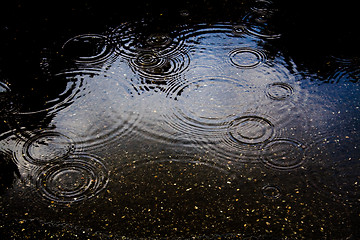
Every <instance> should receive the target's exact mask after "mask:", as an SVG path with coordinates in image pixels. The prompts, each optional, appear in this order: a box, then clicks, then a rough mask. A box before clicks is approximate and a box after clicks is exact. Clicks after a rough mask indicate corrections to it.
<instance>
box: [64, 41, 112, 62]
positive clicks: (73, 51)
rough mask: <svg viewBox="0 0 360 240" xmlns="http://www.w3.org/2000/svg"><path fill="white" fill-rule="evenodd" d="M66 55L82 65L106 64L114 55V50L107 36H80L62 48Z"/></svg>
mask: <svg viewBox="0 0 360 240" xmlns="http://www.w3.org/2000/svg"><path fill="white" fill-rule="evenodd" d="M62 50H63V52H64V55H65V56H67V57H69V58H71V59H73V60H74V61H76V62H80V63H99V62H104V61H105V60H106V59H108V58H109V57H110V55H111V54H112V48H111V46H110V44H109V43H108V40H107V38H106V37H105V36H103V35H100V34H84V35H78V36H75V37H73V38H70V39H69V40H67V41H66V42H65V43H64V45H63V46H62Z"/></svg>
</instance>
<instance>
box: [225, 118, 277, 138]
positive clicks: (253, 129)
mask: <svg viewBox="0 0 360 240" xmlns="http://www.w3.org/2000/svg"><path fill="white" fill-rule="evenodd" d="M228 134H229V135H230V138H231V139H232V140H234V141H235V142H240V143H246V144H258V143H264V142H266V141H267V140H269V139H271V138H272V136H273V135H274V125H273V124H272V123H271V121H270V120H268V119H266V118H263V117H259V116H242V117H238V118H236V119H235V120H233V121H232V122H231V123H230V124H229V129H228Z"/></svg>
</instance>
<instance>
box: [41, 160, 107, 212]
mask: <svg viewBox="0 0 360 240" xmlns="http://www.w3.org/2000/svg"><path fill="white" fill-rule="evenodd" d="M108 177H109V172H108V170H107V168H106V167H105V165H104V164H103V163H102V162H101V161H100V160H98V159H97V158H96V157H94V156H91V155H72V156H69V157H68V158H66V159H64V160H63V161H62V162H59V163H57V164H52V165H47V166H45V167H44V168H41V169H40V171H39V174H38V176H37V177H36V187H37V190H38V191H37V192H38V193H39V194H40V196H41V197H42V198H43V199H44V200H46V201H50V202H51V203H54V204H60V205H61V204H70V203H75V202H81V201H84V200H86V199H89V198H92V197H94V196H96V195H97V194H98V193H100V191H102V190H103V189H104V188H105V187H106V185H107V183H108Z"/></svg>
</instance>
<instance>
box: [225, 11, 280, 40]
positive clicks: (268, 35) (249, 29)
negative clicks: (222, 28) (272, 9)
mask: <svg viewBox="0 0 360 240" xmlns="http://www.w3.org/2000/svg"><path fill="white" fill-rule="evenodd" d="M270 20H271V14H270V15H263V14H259V13H256V12H254V13H250V14H248V15H246V16H245V17H244V18H243V21H242V23H241V24H239V25H235V26H233V30H232V33H233V34H234V35H235V36H238V37H241V36H244V35H252V36H255V37H258V38H263V39H278V38H280V37H281V34H279V33H277V32H276V31H275V30H274V29H273V27H272V26H271V25H270Z"/></svg>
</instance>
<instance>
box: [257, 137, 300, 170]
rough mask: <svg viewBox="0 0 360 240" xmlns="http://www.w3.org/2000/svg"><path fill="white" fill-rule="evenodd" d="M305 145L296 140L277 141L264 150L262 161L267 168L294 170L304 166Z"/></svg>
mask: <svg viewBox="0 0 360 240" xmlns="http://www.w3.org/2000/svg"><path fill="white" fill-rule="evenodd" d="M305 149H306V147H305V145H304V144H303V143H301V142H299V141H297V140H294V139H275V140H272V141H270V142H268V143H267V144H265V146H264V147H263V149H262V158H261V159H262V161H263V163H264V164H265V165H266V166H269V167H271V168H274V169H279V170H292V169H295V168H298V167H300V166H301V165H303V163H304V161H305Z"/></svg>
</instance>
